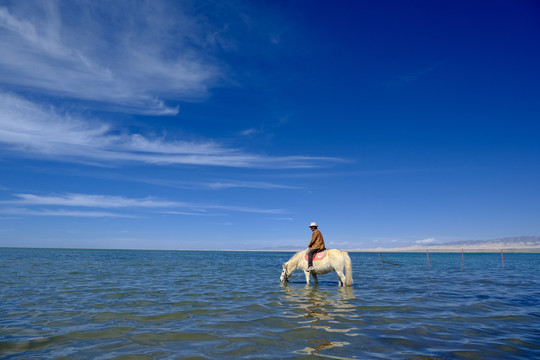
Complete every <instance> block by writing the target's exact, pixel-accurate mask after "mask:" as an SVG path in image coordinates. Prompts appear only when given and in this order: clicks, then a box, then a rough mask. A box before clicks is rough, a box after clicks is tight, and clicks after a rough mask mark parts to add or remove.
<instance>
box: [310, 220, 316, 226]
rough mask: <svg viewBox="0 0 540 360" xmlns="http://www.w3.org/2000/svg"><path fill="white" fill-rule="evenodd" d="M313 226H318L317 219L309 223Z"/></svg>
mask: <svg viewBox="0 0 540 360" xmlns="http://www.w3.org/2000/svg"><path fill="white" fill-rule="evenodd" d="M312 226H315V227H318V225H317V223H316V222H315V221H313V222H312V223H311V224H310V225H309V227H312Z"/></svg>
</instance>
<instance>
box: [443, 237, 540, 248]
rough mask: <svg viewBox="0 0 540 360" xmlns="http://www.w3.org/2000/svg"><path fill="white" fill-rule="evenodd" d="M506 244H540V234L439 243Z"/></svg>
mask: <svg viewBox="0 0 540 360" xmlns="http://www.w3.org/2000/svg"><path fill="white" fill-rule="evenodd" d="M494 244H497V245H501V244H502V245H504V246H540V236H515V237H507V238H500V239H491V240H468V241H455V242H448V243H443V244H439V245H447V246H461V245H463V246H485V245H494Z"/></svg>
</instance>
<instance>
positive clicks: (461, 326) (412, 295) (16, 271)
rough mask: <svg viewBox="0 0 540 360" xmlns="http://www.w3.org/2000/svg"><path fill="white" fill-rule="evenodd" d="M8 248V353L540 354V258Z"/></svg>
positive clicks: (0, 283)
mask: <svg viewBox="0 0 540 360" xmlns="http://www.w3.org/2000/svg"><path fill="white" fill-rule="evenodd" d="M292 255H293V253H292V252H290V253H289V252H207V251H136V250H71V249H16V248H0V358H2V359H57V360H59V359H123V360H126V359H133V360H137V359H240V358H242V359H419V360H420V359H423V360H427V359H532V358H540V254H514V253H505V254H504V268H503V263H502V259H501V254H500V253H478V254H476V253H475V254H468V253H466V254H464V257H463V259H462V254H461V253H459V254H456V253H430V254H429V255H430V256H429V267H428V265H427V257H426V254H422V253H381V257H382V260H384V261H388V262H392V263H394V264H397V265H392V264H389V263H382V264H381V262H380V260H379V256H378V254H377V253H353V252H351V253H349V255H350V257H351V260H352V263H353V276H354V281H355V283H354V285H353V286H352V287H349V288H339V287H338V279H337V275H336V274H335V273H330V274H326V275H320V276H319V284H318V285H311V286H306V285H305V279H304V275H303V273H300V272H298V271H297V272H296V273H295V274H294V275H293V277H292V278H291V282H290V283H288V284H285V285H284V284H281V283H280V282H279V276H280V273H281V266H282V263H283V262H285V261H287V260H288V259H289V258H290V257H291V256H292Z"/></svg>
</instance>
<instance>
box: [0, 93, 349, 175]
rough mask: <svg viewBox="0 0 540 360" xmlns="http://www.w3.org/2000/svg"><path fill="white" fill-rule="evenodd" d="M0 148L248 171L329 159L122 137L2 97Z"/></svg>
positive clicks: (99, 125) (63, 157)
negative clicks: (7, 147)
mask: <svg viewBox="0 0 540 360" xmlns="http://www.w3.org/2000/svg"><path fill="white" fill-rule="evenodd" d="M0 113H1V114H2V116H1V117H0V144H1V143H4V144H6V145H8V146H9V148H10V149H11V150H13V151H17V152H20V153H24V154H26V155H30V156H45V157H48V158H51V159H54V160H59V161H72V162H95V163H100V164H103V163H109V162H138V163H146V164H156V165H168V164H189V165H211V166H225V167H246V168H263V167H266V168H310V167H319V166H320V165H321V162H337V161H341V160H340V159H336V158H330V157H309V156H281V157H272V156H265V155H257V154H250V153H248V152H245V151H242V150H240V149H235V148H231V147H226V146H224V145H221V144H219V143H217V142H215V141H211V140H207V141H199V142H195V141H182V140H167V139H165V138H158V137H153V138H152V137H149V136H145V135H142V134H138V133H126V132H120V131H118V129H114V128H112V126H111V125H109V124H107V123H105V122H103V121H99V120H95V119H83V118H80V117H77V116H74V115H70V114H67V113H62V112H60V111H59V110H56V109H54V108H51V107H42V106H39V105H37V104H34V103H32V102H30V101H28V100H25V99H23V98H21V97H19V96H16V95H14V94H9V93H5V92H4V93H2V92H0Z"/></svg>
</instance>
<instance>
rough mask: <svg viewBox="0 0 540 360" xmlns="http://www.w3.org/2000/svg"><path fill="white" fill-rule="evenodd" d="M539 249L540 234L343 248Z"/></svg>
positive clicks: (284, 248)
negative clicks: (389, 246)
mask: <svg viewBox="0 0 540 360" xmlns="http://www.w3.org/2000/svg"><path fill="white" fill-rule="evenodd" d="M305 248H306V247H305V246H304V247H302V246H294V245H293V246H276V247H272V248H264V249H259V250H264V251H300V250H304V249H305ZM426 249H429V250H434V251H461V249H463V250H466V251H475V250H478V251H500V250H516V251H538V252H540V236H514V237H506V238H499V239H489V240H465V241H453V242H433V243H426V244H416V245H411V246H405V247H399V248H376V249H342V250H349V251H425V250H426Z"/></svg>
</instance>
